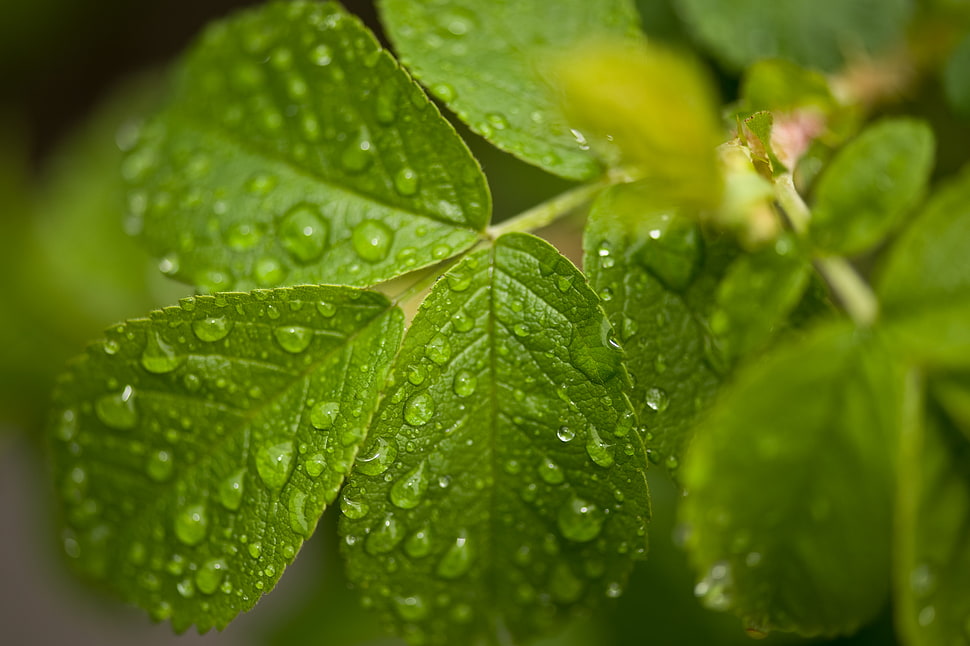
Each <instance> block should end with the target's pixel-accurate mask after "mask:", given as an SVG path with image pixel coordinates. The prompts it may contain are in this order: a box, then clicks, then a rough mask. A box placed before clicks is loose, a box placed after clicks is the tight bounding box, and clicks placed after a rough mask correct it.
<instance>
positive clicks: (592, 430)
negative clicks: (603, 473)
mask: <svg viewBox="0 0 970 646" xmlns="http://www.w3.org/2000/svg"><path fill="white" fill-rule="evenodd" d="M586 453H587V454H588V455H589V458H590V459H591V460H592V461H593V462H594V463H595V464H597V465H599V466H601V467H604V468H608V467H611V466H613V447H612V445H609V444H607V443H606V442H604V441H603V438H601V437H600V434H599V431H598V430H596V427H595V426H590V427H589V429H588V430H587V432H586Z"/></svg>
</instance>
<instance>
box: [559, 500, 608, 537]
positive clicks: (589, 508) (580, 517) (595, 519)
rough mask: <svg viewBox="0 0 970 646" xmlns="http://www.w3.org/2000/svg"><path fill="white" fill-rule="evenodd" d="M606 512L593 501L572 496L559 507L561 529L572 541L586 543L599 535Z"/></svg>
mask: <svg viewBox="0 0 970 646" xmlns="http://www.w3.org/2000/svg"><path fill="white" fill-rule="evenodd" d="M605 520H606V514H604V513H603V511H602V510H600V508H599V507H597V506H596V505H594V504H593V503H590V502H587V501H585V500H583V499H582V498H571V499H569V500H568V501H567V502H566V504H565V505H563V506H562V507H561V508H560V509H559V515H558V517H557V521H558V524H559V531H561V532H562V535H563V536H565V537H566V538H568V539H569V540H571V541H575V542H577V543H585V542H588V541H591V540H593V539H594V538H596V537H597V536H599V533H600V530H602V529H603V522H604V521H605Z"/></svg>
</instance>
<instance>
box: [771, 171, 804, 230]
mask: <svg viewBox="0 0 970 646" xmlns="http://www.w3.org/2000/svg"><path fill="white" fill-rule="evenodd" d="M775 199H777V200H778V204H780V205H781V210H782V211H784V212H785V216H786V217H787V218H788V222H789V224H791V228H792V230H793V231H794V232H795V233H797V234H798V235H799V237H801V236H804V235H805V233H807V232H808V223H809V221H810V220H811V219H812V212H811V211H810V210H809V209H808V205H807V204H805V200H803V199H802V196H801V195H799V194H798V189H796V188H795V180H794V178H793V177H792V174H791V173H782V174H781V175H779V176H778V177H776V178H775Z"/></svg>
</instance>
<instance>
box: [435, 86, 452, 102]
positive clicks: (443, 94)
mask: <svg viewBox="0 0 970 646" xmlns="http://www.w3.org/2000/svg"><path fill="white" fill-rule="evenodd" d="M431 92H432V93H433V94H434V95H435V96H437V97H438V98H439V99H441V100H442V101H444V102H445V103H451V102H452V101H454V100H455V99H456V98H458V93H457V92H456V91H455V88H454V86H452V85H450V84H448V83H436V84H435V85H432V86H431Z"/></svg>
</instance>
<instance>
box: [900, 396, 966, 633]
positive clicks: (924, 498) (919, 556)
mask: <svg viewBox="0 0 970 646" xmlns="http://www.w3.org/2000/svg"><path fill="white" fill-rule="evenodd" d="M920 385H921V384H919V383H917V384H916V385H915V386H914V387H915V388H919V387H920ZM914 398H915V399H917V400H918V399H919V395H915V397H914ZM911 407H912V408H913V410H912V411H911V414H910V415H909V416H908V417H909V420H908V422H907V424H906V425H905V426H904V433H903V439H902V455H901V459H900V470H901V472H900V486H899V499H898V503H899V507H898V515H899V521H898V530H897V537H898V539H897V542H896V545H897V548H896V580H895V595H896V602H897V610H896V623H897V626H898V628H899V631H900V633H901V636H902V637H903V638H904V639H905V640H906V643H907V644H909V645H910V646H936V645H937V644H959V643H963V642H965V641H966V639H967V632H968V630H970V623H968V622H970V595H968V593H967V587H966V582H967V577H968V576H970V530H968V528H970V443H968V441H967V437H966V436H965V435H963V434H961V433H960V431H959V430H957V428H955V424H954V422H953V421H952V420H951V419H950V418H949V417H948V416H947V415H946V414H945V413H944V411H943V410H941V409H940V408H939V407H938V406H937V405H936V403H935V402H933V401H932V400H931V401H930V402H926V403H925V405H924V404H923V402H920V401H915V402H913V403H911Z"/></svg>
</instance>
